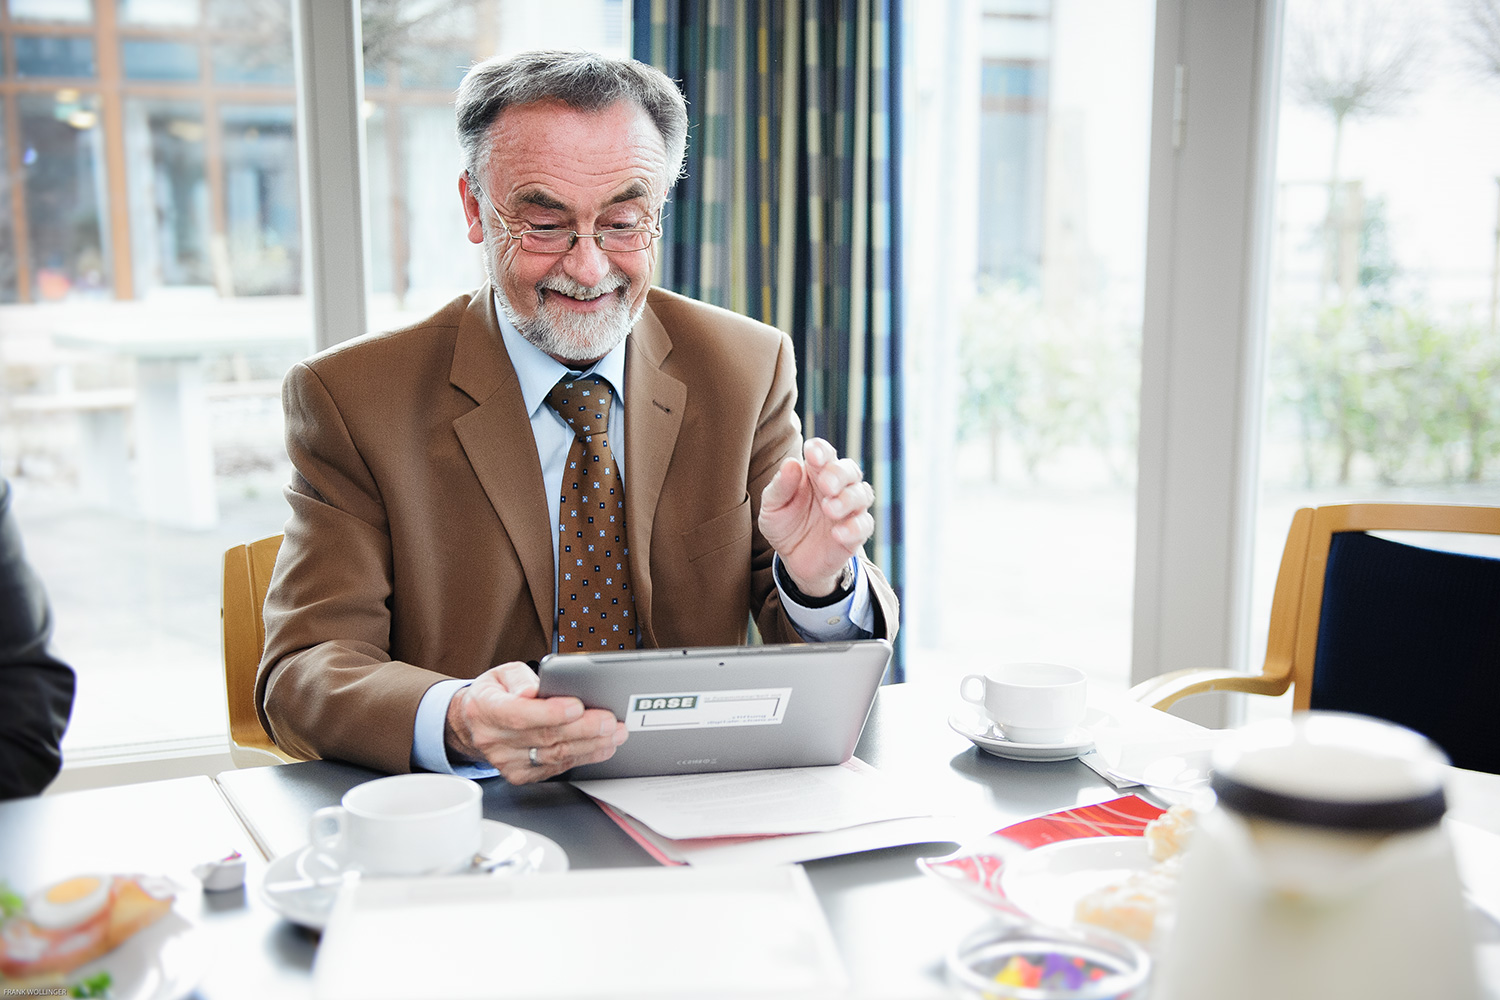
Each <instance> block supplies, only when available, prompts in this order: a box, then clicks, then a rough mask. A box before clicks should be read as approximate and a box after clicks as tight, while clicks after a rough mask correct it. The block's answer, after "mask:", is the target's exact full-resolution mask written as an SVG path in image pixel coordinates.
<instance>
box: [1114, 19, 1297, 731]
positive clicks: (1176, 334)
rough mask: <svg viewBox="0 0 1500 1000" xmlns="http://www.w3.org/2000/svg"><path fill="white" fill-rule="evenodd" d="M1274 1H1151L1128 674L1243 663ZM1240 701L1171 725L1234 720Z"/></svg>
mask: <svg viewBox="0 0 1500 1000" xmlns="http://www.w3.org/2000/svg"><path fill="white" fill-rule="evenodd" d="M1283 13H1284V3H1283V0H1252V2H1250V3H1245V4H1224V3H1220V2H1217V0H1157V20H1156V24H1157V30H1156V55H1155V59H1154V62H1155V70H1154V81H1153V87H1152V128H1151V132H1152V134H1151V167H1150V193H1149V208H1148V221H1147V248H1146V308H1145V323H1144V329H1143V333H1142V348H1141V352H1142V356H1141V397H1140V398H1141V419H1140V452H1139V459H1138V461H1139V480H1138V482H1139V486H1138V495H1137V508H1136V509H1137V514H1136V522H1137V523H1136V577H1135V594H1134V601H1135V611H1134V631H1133V640H1132V641H1133V647H1134V648H1133V650H1132V667H1131V679H1132V681H1133V682H1136V683H1139V682H1140V681H1142V680H1145V679H1147V678H1149V677H1153V676H1156V675H1158V674H1162V673H1166V672H1168V671H1172V670H1179V669H1186V668H1195V667H1216V668H1224V669H1239V670H1244V669H1246V666H1247V664H1246V659H1247V649H1248V637H1249V630H1250V628H1251V627H1252V623H1251V622H1250V621H1249V608H1250V587H1251V572H1252V566H1251V561H1252V559H1251V553H1252V548H1251V540H1252V538H1253V532H1254V529H1255V513H1256V503H1257V480H1258V464H1259V435H1260V409H1261V392H1260V384H1261V374H1262V369H1263V356H1264V341H1265V306H1266V299H1267V287H1268V281H1269V271H1270V247H1271V239H1272V238H1273V236H1274V233H1273V231H1272V230H1273V219H1272V212H1271V208H1272V199H1273V197H1274V185H1275V161H1276V131H1277V129H1276V123H1277V116H1278V113H1279V94H1280V85H1279V83H1280V58H1281V24H1282V20H1283ZM1239 709H1240V706H1239V704H1238V699H1234V700H1230V699H1227V698H1226V697H1224V696H1218V695H1215V696H1211V697H1210V698H1208V699H1195V703H1189V704H1188V705H1186V706H1184V708H1183V709H1182V710H1181V711H1179V712H1178V714H1181V715H1184V716H1187V717H1189V718H1192V719H1193V720H1194V721H1197V722H1201V723H1203V724H1205V725H1210V726H1226V725H1232V724H1233V723H1234V722H1235V721H1237V720H1238V718H1239Z"/></svg>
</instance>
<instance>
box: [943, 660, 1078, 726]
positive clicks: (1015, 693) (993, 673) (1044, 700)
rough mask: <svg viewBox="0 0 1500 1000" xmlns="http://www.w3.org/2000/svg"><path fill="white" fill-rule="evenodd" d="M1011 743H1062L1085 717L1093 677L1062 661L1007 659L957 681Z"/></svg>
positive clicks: (963, 691) (968, 700)
mask: <svg viewBox="0 0 1500 1000" xmlns="http://www.w3.org/2000/svg"><path fill="white" fill-rule="evenodd" d="M958 693H959V694H960V695H962V696H963V699H964V701H967V702H972V703H973V704H975V705H979V706H980V707H981V708H983V709H984V714H985V715H987V716H988V717H989V719H990V721H991V722H993V723H995V725H997V726H999V727H1000V730H1001V732H1003V733H1004V734H1005V738H1006V739H1008V740H1010V741H1011V742H1012V743H1040V744H1046V743H1061V742H1062V741H1063V740H1066V739H1067V738H1068V737H1069V736H1070V735H1071V734H1072V732H1073V730H1074V729H1076V728H1077V727H1078V726H1079V725H1080V724H1081V723H1082V722H1083V716H1084V712H1085V710H1086V709H1087V707H1088V704H1087V698H1088V677H1087V675H1086V674H1084V672H1083V671H1082V670H1079V669H1078V668H1077V667H1067V666H1063V665H1062V664H1059V663H1002V664H999V665H997V666H993V667H990V668H989V669H988V670H986V671H985V672H984V673H982V674H968V675H967V676H965V677H964V679H963V680H961V681H959V682H958Z"/></svg>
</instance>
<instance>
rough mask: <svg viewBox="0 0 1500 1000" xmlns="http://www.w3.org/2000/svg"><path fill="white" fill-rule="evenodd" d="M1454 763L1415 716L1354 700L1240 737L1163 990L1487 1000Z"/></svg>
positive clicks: (1164, 961) (1178, 996)
mask: <svg viewBox="0 0 1500 1000" xmlns="http://www.w3.org/2000/svg"><path fill="white" fill-rule="evenodd" d="M1446 763H1447V761H1446V758H1445V757H1444V756H1443V754H1442V752H1441V751H1439V750H1438V749H1437V748H1436V747H1435V746H1433V745H1432V744H1431V743H1430V742H1428V741H1427V740H1426V739H1425V738H1423V737H1422V736H1420V735H1419V734H1417V733H1414V732H1412V731H1411V730H1409V729H1405V728H1403V727H1401V726H1397V725H1394V724H1392V723H1388V722H1384V721H1380V720H1377V719H1372V718H1369V717H1366V716H1358V715H1349V714H1345V713H1335V712H1305V713H1298V714H1297V715H1295V716H1294V717H1293V719H1292V720H1290V721H1287V720H1273V721H1270V722H1264V723H1258V724H1255V725H1253V726H1247V727H1246V728H1245V729H1244V730H1241V731H1240V732H1238V733H1236V734H1234V736H1232V737H1230V738H1229V739H1228V740H1226V742H1225V743H1224V744H1222V745H1221V746H1220V748H1219V749H1218V750H1217V751H1216V752H1215V755H1214V774H1213V779H1212V780H1213V788H1214V792H1215V794H1216V797H1217V802H1216V804H1215V805H1213V806H1212V807H1210V808H1208V809H1207V810H1205V811H1204V813H1203V814H1202V816H1201V817H1200V820H1199V827H1198V830H1197V832H1196V833H1195V835H1194V837H1193V841H1192V843H1191V846H1190V847H1189V849H1188V851H1187V854H1186V856H1185V857H1184V859H1183V870H1182V876H1181V884H1180V895H1179V898H1178V904H1177V919H1176V921H1175V923H1174V925H1173V929H1172V931H1171V933H1170V936H1169V937H1168V939H1167V941H1166V942H1165V946H1164V947H1163V949H1162V955H1161V957H1160V961H1159V963H1158V966H1157V968H1158V979H1157V982H1156V985H1155V988H1154V989H1153V991H1152V997H1153V1000H1204V998H1208V997H1212V998H1215V1000H1264V998H1266V997H1276V998H1277V1000H1336V998H1342V997H1349V998H1359V1000H1410V998H1412V997H1443V998H1444V1000H1477V998H1478V997H1479V995H1480V993H1479V982H1478V972H1477V967H1476V962H1475V952H1474V945H1473V941H1472V939H1471V934H1472V932H1471V929H1470V925H1469V921H1468V916H1467V912H1466V910H1465V904H1464V900H1463V892H1462V888H1461V886H1460V883H1459V879H1458V871H1457V867H1456V865H1455V863H1454V858H1453V851H1452V846H1451V844H1450V843H1449V841H1448V838H1447V836H1446V834H1445V833H1444V831H1443V828H1442V826H1441V824H1440V820H1441V819H1442V815H1443V812H1444V809H1445V802H1444V797H1443V778H1444V771H1445V766H1446Z"/></svg>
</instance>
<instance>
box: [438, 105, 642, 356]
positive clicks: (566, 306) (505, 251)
mask: <svg viewBox="0 0 1500 1000" xmlns="http://www.w3.org/2000/svg"><path fill="white" fill-rule="evenodd" d="M488 141H489V144H490V146H489V148H490V155H489V162H488V163H487V164H486V165H485V166H484V167H483V168H482V169H483V173H484V175H483V176H481V177H478V178H476V180H477V182H478V184H479V185H480V186H481V187H482V188H483V191H484V194H485V195H488V202H489V203H486V199H485V198H484V197H483V196H481V195H480V194H479V192H478V191H477V190H475V189H473V188H472V187H471V186H470V185H469V184H468V182H467V179H466V178H463V177H461V178H460V179H459V193H460V194H461V195H462V197H463V203H464V213H465V215H466V216H467V218H468V221H469V239H470V241H472V242H474V243H483V244H484V247H485V249H484V262H485V270H486V271H487V272H488V274H489V277H490V281H491V283H492V284H493V285H494V286H495V288H496V289H497V290H498V291H499V293H500V300H501V303H502V305H503V307H504V308H505V311H506V314H507V316H508V317H509V318H510V320H511V322H513V323H514V324H515V325H516V328H517V329H518V330H519V331H520V332H521V334H522V335H523V336H525V337H526V339H527V340H529V341H530V342H531V343H533V344H535V345H536V346H537V347H539V348H540V349H542V350H543V351H545V352H546V353H548V354H550V355H552V356H553V357H554V358H556V359H557V360H559V361H561V362H563V363H564V364H575V363H592V362H593V361H596V360H598V359H599V358H601V357H603V356H604V355H605V354H607V353H609V351H610V349H612V348H613V347H614V346H615V345H616V344H618V343H619V342H620V341H621V340H622V339H624V337H625V335H626V334H627V333H628V332H629V331H630V328H631V326H633V325H634V323H635V321H636V319H638V318H639V317H640V314H641V311H642V310H643V309H644V308H645V305H646V292H647V291H648V290H649V288H650V284H651V269H652V266H653V265H654V264H655V263H656V244H655V243H654V242H653V243H652V244H651V246H649V247H648V248H647V249H645V250H638V251H634V252H627V253H606V252H605V251H603V250H601V249H600V247H599V243H598V241H597V240H593V239H586V238H583V237H580V238H579V239H578V241H577V242H576V243H575V244H574V245H573V248H572V249H571V250H569V251H568V252H567V253H559V254H542V253H532V252H530V251H528V250H523V249H522V248H521V241H520V240H519V239H515V238H511V239H507V238H506V235H505V230H503V229H502V228H501V227H500V224H499V222H498V221H497V220H496V218H495V215H496V213H498V214H499V216H500V217H501V218H502V219H504V221H505V225H506V226H507V227H508V228H509V229H510V232H511V234H512V235H513V236H519V235H520V234H521V233H522V232H524V231H526V230H529V229H564V230H572V231H574V232H577V233H597V232H602V231H604V230H606V229H629V228H641V227H645V228H651V229H655V228H657V227H658V226H659V224H660V213H661V206H662V202H663V201H665V195H666V191H665V188H664V185H665V183H666V177H665V171H666V147H665V144H664V143H663V142H662V138H661V134H660V133H659V132H657V130H656V126H655V125H653V124H652V122H651V119H650V118H649V117H648V116H647V115H646V113H645V112H644V111H643V110H641V109H640V108H638V107H636V106H635V105H634V104H632V103H629V102H620V103H618V104H614V105H612V106H610V107H609V108H606V109H605V110H603V111H598V112H583V111H578V110H575V109H573V108H570V107H568V106H567V105H565V104H563V103H561V102H556V101H542V102H538V103H536V104H527V105H522V106H520V107H514V108H509V109H507V110H506V111H504V112H502V113H501V115H500V117H499V118H498V119H496V121H495V124H494V125H493V126H491V128H490V134H489V140H488ZM491 204H492V205H493V210H492V209H491V207H490V206H491Z"/></svg>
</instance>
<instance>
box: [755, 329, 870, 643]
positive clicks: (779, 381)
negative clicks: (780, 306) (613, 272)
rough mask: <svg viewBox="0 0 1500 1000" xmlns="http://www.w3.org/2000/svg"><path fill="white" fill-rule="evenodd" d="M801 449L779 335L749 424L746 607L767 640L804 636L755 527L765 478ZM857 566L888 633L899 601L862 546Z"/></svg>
mask: <svg viewBox="0 0 1500 1000" xmlns="http://www.w3.org/2000/svg"><path fill="white" fill-rule="evenodd" d="M801 454H802V421H801V419H800V418H799V417H798V416H797V365H796V361H795V360H794V355H793V351H792V341H791V338H790V337H788V336H787V335H786V334H784V333H783V334H782V335H781V347H780V349H779V350H778V352H777V355H776V366H775V372H774V375H773V377H772V379H771V387H770V391H769V392H768V393H767V394H766V399H765V403H764V405H763V406H762V407H761V412H760V415H759V417H758V419H757V421H756V426H755V440H754V445H753V448H752V451H751V460H750V483H749V493H750V503H751V518H752V523H753V524H754V526H755V529H754V538H753V543H752V557H751V597H752V600H753V606H752V608H751V613H752V615H753V617H754V619H755V625H756V628H757V629H758V630H759V631H760V634H761V638H762V640H763V641H765V642H770V643H787V642H805V641H806V640H805V639H803V637H802V634H801V633H800V632H798V631H797V629H796V627H795V626H794V625H793V624H792V620H791V619H790V618H789V617H788V616H787V613H786V609H785V608H784V607H783V606H782V603H781V592H780V591H779V590H778V589H777V588H776V582H775V579H774V578H773V576H772V569H771V558H772V555H773V554H774V550H773V549H772V548H771V543H770V542H768V541H766V539H765V536H763V535H762V534H761V533H760V501H761V494H762V493H764V492H765V489H766V486H767V484H769V483H770V482H771V479H772V478H773V477H774V476H775V475H776V471H777V470H778V469H780V468H781V463H782V462H783V461H785V460H786V458H787V457H788V456H797V457H800V456H801ZM856 558H857V559H858V560H859V563H860V568H861V570H863V571H864V573H865V578H866V579H867V580H868V581H869V586H870V597H871V603H872V606H873V607H874V610H875V623H874V624H875V628H874V632H873V635H874V637H875V638H877V639H894V638H895V637H896V630H897V629H898V628H899V627H900V605H899V602H898V601H897V599H896V592H895V590H894V589H893V588H892V587H891V585H890V582H889V581H888V580H887V579H886V578H885V574H884V573H882V572H881V571H880V568H879V567H877V566H876V565H875V564H874V563H873V562H871V561H870V560H869V559H867V558H866V557H865V555H864V553H863V552H860V553H857V554H856Z"/></svg>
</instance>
